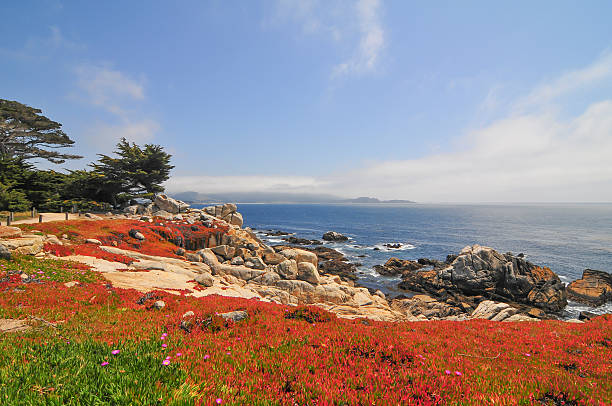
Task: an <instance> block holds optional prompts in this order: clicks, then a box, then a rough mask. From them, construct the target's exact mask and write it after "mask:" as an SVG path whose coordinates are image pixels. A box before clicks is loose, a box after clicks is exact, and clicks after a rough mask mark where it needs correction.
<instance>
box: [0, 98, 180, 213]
mask: <svg viewBox="0 0 612 406" xmlns="http://www.w3.org/2000/svg"><path fill="white" fill-rule="evenodd" d="M72 144H74V141H72V140H71V139H70V138H69V137H68V136H67V135H66V134H65V133H64V132H63V131H62V130H61V124H59V123H57V122H54V121H51V120H50V119H48V118H47V117H45V116H43V115H41V110H39V109H35V108H32V107H29V106H26V105H24V104H21V103H19V102H16V101H9V100H3V99H0V211H2V210H9V211H25V210H29V209H30V208H31V207H36V208H37V209H39V210H41V211H59V210H60V209H62V208H63V209H65V210H68V209H70V208H71V207H73V206H76V207H77V208H78V209H80V210H93V211H98V210H105V209H106V210H107V209H108V204H111V205H113V206H114V207H121V206H124V205H126V204H127V203H128V202H130V201H131V200H134V199H151V200H152V199H153V197H154V195H155V194H157V193H160V192H163V190H164V188H163V187H162V186H161V185H162V183H163V182H164V181H166V180H168V177H169V174H170V170H171V169H172V168H174V166H172V165H170V158H171V155H170V154H168V153H166V152H164V150H163V148H162V147H161V146H160V145H153V144H147V145H145V146H144V147H140V146H138V145H136V144H134V143H129V142H127V141H126V140H125V139H122V140H121V142H119V143H118V144H117V151H115V154H116V155H117V156H115V157H109V156H107V155H99V156H100V159H99V160H98V162H96V163H94V164H92V165H91V166H92V167H93V170H91V171H87V170H78V171H71V172H69V173H68V174H65V173H60V172H56V171H52V170H46V171H42V170H37V169H36V168H35V167H34V166H33V165H31V164H30V163H28V162H27V161H28V160H29V159H33V158H43V159H46V160H48V161H50V162H53V163H62V162H64V161H65V160H66V159H76V158H80V156H77V155H70V154H63V153H59V152H57V151H53V150H50V149H54V148H62V147H68V146H72Z"/></svg>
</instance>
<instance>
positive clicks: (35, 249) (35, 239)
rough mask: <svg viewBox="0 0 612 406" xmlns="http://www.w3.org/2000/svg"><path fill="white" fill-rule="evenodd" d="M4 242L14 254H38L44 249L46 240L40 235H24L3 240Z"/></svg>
mask: <svg viewBox="0 0 612 406" xmlns="http://www.w3.org/2000/svg"><path fill="white" fill-rule="evenodd" d="M2 244H3V245H4V246H5V247H6V248H7V249H8V250H9V251H11V253H13V254H23V255H36V254H38V253H39V252H41V251H42V250H43V244H44V240H43V237H41V236H38V235H24V236H22V237H18V238H10V239H8V240H2Z"/></svg>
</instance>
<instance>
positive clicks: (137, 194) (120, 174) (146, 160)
mask: <svg viewBox="0 0 612 406" xmlns="http://www.w3.org/2000/svg"><path fill="white" fill-rule="evenodd" d="M115 154H117V155H118V157H109V156H108V155H99V156H100V159H99V160H98V163H95V164H93V165H92V167H93V168H94V173H96V174H99V175H100V176H101V179H100V180H99V182H100V186H101V191H100V193H101V194H102V195H103V199H104V201H108V202H109V203H112V204H113V205H114V206H121V205H123V204H125V203H127V202H128V201H130V200H132V199H151V200H152V199H153V196H154V195H155V194H156V193H159V192H163V191H164V188H163V186H162V185H161V184H162V183H163V182H164V181H166V180H168V177H169V175H170V170H171V169H172V168H174V166H172V165H170V158H171V155H170V154H168V153H166V152H164V150H163V147H161V146H160V145H153V144H146V145H145V146H144V148H141V147H140V146H138V145H136V144H134V143H131V144H130V143H129V142H127V141H126V139H125V138H123V139H122V140H121V141H120V142H119V143H118V144H117V151H115Z"/></svg>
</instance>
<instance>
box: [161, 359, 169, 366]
mask: <svg viewBox="0 0 612 406" xmlns="http://www.w3.org/2000/svg"><path fill="white" fill-rule="evenodd" d="M162 365H170V360H169V359H165V360H163V361H162Z"/></svg>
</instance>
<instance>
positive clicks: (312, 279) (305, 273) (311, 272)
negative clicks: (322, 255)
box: [297, 262, 321, 285]
mask: <svg viewBox="0 0 612 406" xmlns="http://www.w3.org/2000/svg"><path fill="white" fill-rule="evenodd" d="M297 278H298V279H300V280H303V281H306V282H308V283H312V284H313V285H318V284H319V283H320V282H321V277H320V276H319V272H318V271H317V267H316V266H314V265H313V264H311V263H310V262H300V263H299V264H298V275H297Z"/></svg>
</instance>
